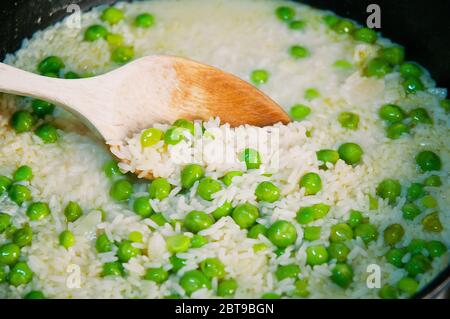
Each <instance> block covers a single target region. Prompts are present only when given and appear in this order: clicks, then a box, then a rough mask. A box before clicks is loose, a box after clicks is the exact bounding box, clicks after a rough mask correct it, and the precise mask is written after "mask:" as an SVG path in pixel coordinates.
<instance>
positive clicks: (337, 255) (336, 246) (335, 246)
mask: <svg viewBox="0 0 450 319" xmlns="http://www.w3.org/2000/svg"><path fill="white" fill-rule="evenodd" d="M349 253H350V248H348V247H347V245H345V244H344V243H342V242H337V243H330V246H328V254H329V256H330V259H336V261H338V262H342V261H345V260H346V259H347V256H348V254H349Z"/></svg>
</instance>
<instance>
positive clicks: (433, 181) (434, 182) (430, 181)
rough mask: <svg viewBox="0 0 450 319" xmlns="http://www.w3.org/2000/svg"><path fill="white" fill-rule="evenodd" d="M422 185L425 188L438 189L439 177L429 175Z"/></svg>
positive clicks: (440, 182) (439, 184) (440, 183)
mask: <svg viewBox="0 0 450 319" xmlns="http://www.w3.org/2000/svg"><path fill="white" fill-rule="evenodd" d="M423 184H424V185H425V186H427V187H438V186H441V185H442V181H441V178H440V177H439V176H437V175H430V176H428V177H427V178H426V179H425V180H424V181H423Z"/></svg>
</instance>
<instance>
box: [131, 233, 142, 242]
mask: <svg viewBox="0 0 450 319" xmlns="http://www.w3.org/2000/svg"><path fill="white" fill-rule="evenodd" d="M128 239H129V240H131V241H132V242H133V243H142V233H141V232H139V231H132V232H131V233H129V234H128Z"/></svg>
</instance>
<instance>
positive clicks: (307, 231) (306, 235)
mask: <svg viewBox="0 0 450 319" xmlns="http://www.w3.org/2000/svg"><path fill="white" fill-rule="evenodd" d="M320 232H321V227H320V226H310V227H305V228H304V229H303V239H304V240H308V241H314V240H318V239H320Z"/></svg>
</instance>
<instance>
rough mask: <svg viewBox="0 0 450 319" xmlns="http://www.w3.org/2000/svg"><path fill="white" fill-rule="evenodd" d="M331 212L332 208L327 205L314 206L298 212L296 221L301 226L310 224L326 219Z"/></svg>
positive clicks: (303, 208)
mask: <svg viewBox="0 0 450 319" xmlns="http://www.w3.org/2000/svg"><path fill="white" fill-rule="evenodd" d="M329 211H330V206H329V205H326V204H322V203H319V204H314V205H312V206H308V207H302V208H300V209H299V210H298V211H297V216H296V219H297V221H298V223H299V224H308V223H310V222H312V221H314V220H317V219H321V218H323V217H325V216H326V215H327V214H328V212H329Z"/></svg>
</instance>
